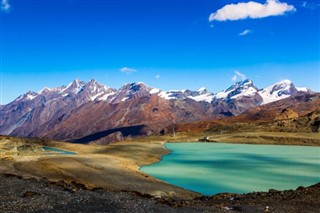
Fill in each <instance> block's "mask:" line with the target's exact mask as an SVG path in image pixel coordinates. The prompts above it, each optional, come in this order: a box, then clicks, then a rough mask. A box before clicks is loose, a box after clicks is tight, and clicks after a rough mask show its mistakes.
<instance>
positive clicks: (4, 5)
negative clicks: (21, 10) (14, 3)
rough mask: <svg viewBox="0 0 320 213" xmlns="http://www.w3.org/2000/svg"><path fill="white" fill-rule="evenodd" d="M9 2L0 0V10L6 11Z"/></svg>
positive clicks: (8, 8)
mask: <svg viewBox="0 0 320 213" xmlns="http://www.w3.org/2000/svg"><path fill="white" fill-rule="evenodd" d="M10 7H11V6H10V4H9V1H8V0H1V10H3V11H6V12H8V11H9V10H10Z"/></svg>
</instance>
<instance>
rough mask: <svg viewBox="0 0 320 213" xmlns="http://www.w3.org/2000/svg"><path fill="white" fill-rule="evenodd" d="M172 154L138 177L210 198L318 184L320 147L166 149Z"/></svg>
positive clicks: (192, 146) (177, 145) (183, 146)
mask: <svg viewBox="0 0 320 213" xmlns="http://www.w3.org/2000/svg"><path fill="white" fill-rule="evenodd" d="M165 146H166V148H167V149H169V150H171V151H172V153H171V154H169V155H166V156H163V159H162V160H161V161H160V162H158V163H155V164H152V165H148V166H143V167H142V168H141V171H143V172H145V173H147V174H150V175H152V176H154V177H156V178H158V179H160V180H163V181H166V182H168V183H170V184H174V185H177V186H180V187H183V188H186V189H190V190H193V191H197V192H200V193H202V194H205V195H212V194H217V193H222V192H232V193H247V192H252V191H267V190H269V189H271V188H273V189H277V190H285V189H295V188H297V187H298V186H309V185H312V184H315V183H317V182H319V181H320V147H305V146H279V145H246V144H223V143H167V144H166V145H165Z"/></svg>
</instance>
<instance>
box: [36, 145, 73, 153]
mask: <svg viewBox="0 0 320 213" xmlns="http://www.w3.org/2000/svg"><path fill="white" fill-rule="evenodd" d="M42 149H43V150H44V151H46V152H48V153H47V154H49V155H50V154H52V153H57V154H62V155H75V154H76V153H75V152H70V151H67V150H62V149H57V148H53V147H48V146H44V147H42Z"/></svg>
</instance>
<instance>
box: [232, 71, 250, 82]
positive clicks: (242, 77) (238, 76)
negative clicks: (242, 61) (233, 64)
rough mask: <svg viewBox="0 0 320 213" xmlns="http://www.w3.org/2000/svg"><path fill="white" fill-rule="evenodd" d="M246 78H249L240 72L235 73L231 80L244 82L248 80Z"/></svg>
mask: <svg viewBox="0 0 320 213" xmlns="http://www.w3.org/2000/svg"><path fill="white" fill-rule="evenodd" d="M246 78H247V77H246V75H245V74H243V73H241V72H239V71H234V75H233V76H232V78H231V80H232V81H239V80H241V81H243V80H246Z"/></svg>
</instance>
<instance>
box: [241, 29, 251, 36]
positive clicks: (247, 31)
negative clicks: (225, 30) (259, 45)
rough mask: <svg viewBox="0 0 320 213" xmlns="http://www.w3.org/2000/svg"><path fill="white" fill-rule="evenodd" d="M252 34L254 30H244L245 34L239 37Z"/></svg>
mask: <svg viewBox="0 0 320 213" xmlns="http://www.w3.org/2000/svg"><path fill="white" fill-rule="evenodd" d="M250 33H252V30H244V31H243V32H241V33H239V36H245V35H248V34H250Z"/></svg>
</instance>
